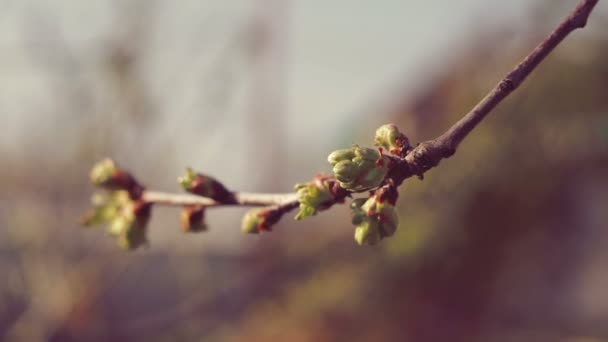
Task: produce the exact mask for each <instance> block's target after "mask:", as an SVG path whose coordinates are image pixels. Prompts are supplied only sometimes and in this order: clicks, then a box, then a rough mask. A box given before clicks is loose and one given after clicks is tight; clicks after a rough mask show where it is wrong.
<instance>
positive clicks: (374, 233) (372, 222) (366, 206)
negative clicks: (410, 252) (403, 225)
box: [351, 195, 399, 245]
mask: <svg viewBox="0 0 608 342" xmlns="http://www.w3.org/2000/svg"><path fill="white" fill-rule="evenodd" d="M362 201H363V199H357V200H355V201H353V203H351V209H352V210H353V219H352V222H353V224H354V225H355V240H356V241H357V243H359V244H360V245H362V244H363V243H367V244H370V245H371V244H375V243H376V242H378V241H379V240H381V239H383V238H385V237H387V236H391V235H393V234H394V233H395V231H396V230H397V226H398V225H399V218H398V216H397V211H396V209H395V207H394V206H393V205H392V204H390V203H389V202H387V201H380V200H378V197H377V196H376V195H373V196H371V197H369V198H368V199H367V200H365V202H364V203H362Z"/></svg>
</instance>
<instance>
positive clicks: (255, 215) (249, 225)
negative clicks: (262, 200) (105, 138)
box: [241, 209, 264, 234]
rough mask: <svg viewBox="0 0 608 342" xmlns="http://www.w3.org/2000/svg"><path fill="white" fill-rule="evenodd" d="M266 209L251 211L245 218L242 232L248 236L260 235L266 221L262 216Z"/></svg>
mask: <svg viewBox="0 0 608 342" xmlns="http://www.w3.org/2000/svg"><path fill="white" fill-rule="evenodd" d="M263 210H264V209H251V210H249V211H248V212H247V213H245V215H244V216H243V220H242V222H241V231H242V232H243V233H246V234H258V233H260V231H261V229H260V226H261V225H262V224H263V222H264V219H263V217H262V216H261V214H262V212H263Z"/></svg>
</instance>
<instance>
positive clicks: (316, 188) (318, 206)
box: [295, 178, 334, 220]
mask: <svg viewBox="0 0 608 342" xmlns="http://www.w3.org/2000/svg"><path fill="white" fill-rule="evenodd" d="M295 190H296V192H297V194H298V201H299V202H300V211H299V212H298V214H297V215H296V220H301V219H304V218H306V217H309V216H314V215H316V214H317V212H318V211H320V210H323V209H326V208H328V207H330V206H331V205H332V204H333V203H334V195H333V193H332V191H331V188H330V184H328V182H327V181H324V180H323V179H319V178H317V179H315V181H313V182H310V183H303V184H296V186H295Z"/></svg>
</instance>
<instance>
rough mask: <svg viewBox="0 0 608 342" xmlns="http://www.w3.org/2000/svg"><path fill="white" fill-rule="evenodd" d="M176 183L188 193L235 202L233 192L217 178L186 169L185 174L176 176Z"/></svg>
mask: <svg viewBox="0 0 608 342" xmlns="http://www.w3.org/2000/svg"><path fill="white" fill-rule="evenodd" d="M177 181H178V183H179V184H180V185H181V187H182V188H183V189H184V190H186V191H187V192H189V193H192V194H195V195H198V196H203V197H207V198H211V199H213V200H215V201H217V202H219V203H225V204H230V203H235V202H236V200H235V198H234V194H233V193H232V192H231V191H229V190H228V189H226V187H225V186H224V184H222V183H221V182H220V181H218V180H217V179H215V178H213V177H211V176H207V175H203V174H200V173H196V172H194V171H193V170H192V169H190V168H188V169H186V174H185V175H184V176H183V177H180V178H178V180H177Z"/></svg>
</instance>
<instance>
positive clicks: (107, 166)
mask: <svg viewBox="0 0 608 342" xmlns="http://www.w3.org/2000/svg"><path fill="white" fill-rule="evenodd" d="M117 172H118V168H117V167H116V164H114V161H112V159H104V160H102V161H100V162H99V163H97V164H95V165H94V166H93V168H92V169H91V174H90V178H91V183H93V184H94V185H97V186H104V185H105V184H108V183H110V182H111V180H112V177H114V175H115V174H116V173H117Z"/></svg>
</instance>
